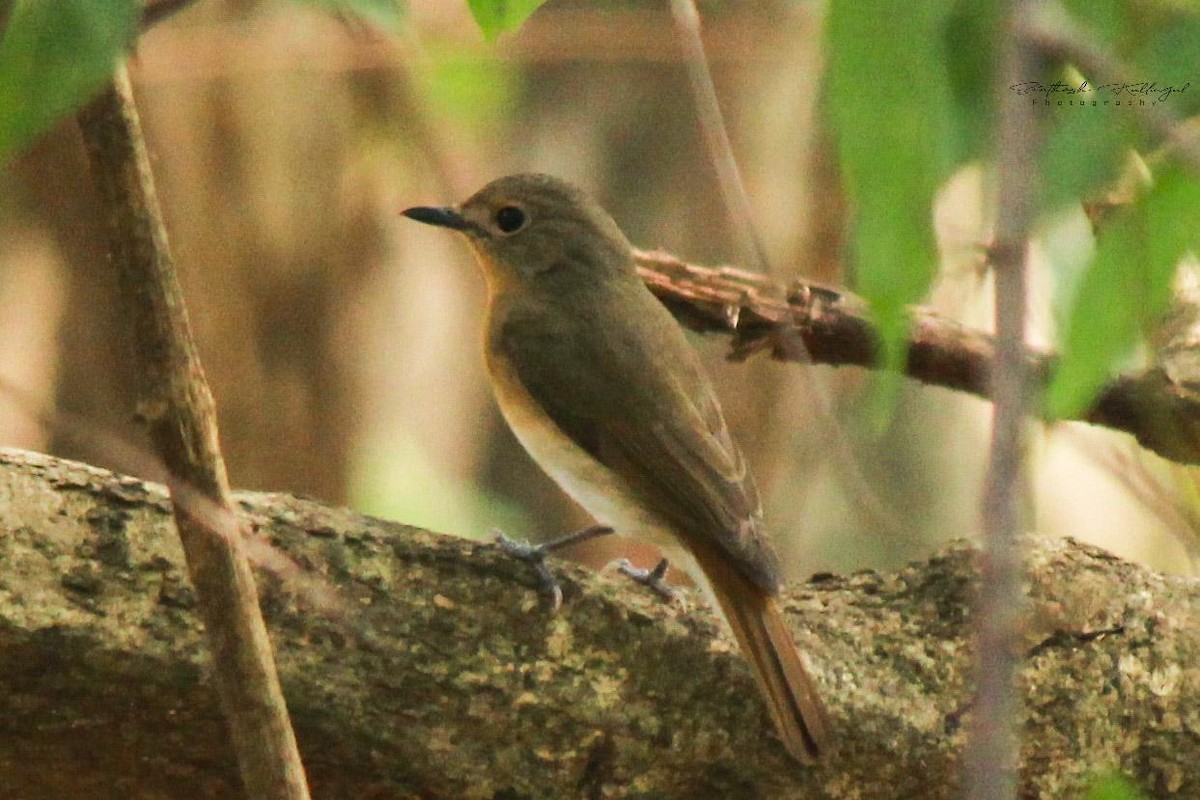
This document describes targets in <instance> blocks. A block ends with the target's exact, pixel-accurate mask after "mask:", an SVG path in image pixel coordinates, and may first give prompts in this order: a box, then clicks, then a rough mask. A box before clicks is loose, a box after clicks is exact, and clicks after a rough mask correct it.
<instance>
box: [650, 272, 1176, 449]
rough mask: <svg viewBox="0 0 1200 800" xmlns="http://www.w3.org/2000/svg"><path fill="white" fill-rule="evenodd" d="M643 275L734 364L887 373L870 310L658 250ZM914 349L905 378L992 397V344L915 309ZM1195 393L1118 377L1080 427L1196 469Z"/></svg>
mask: <svg viewBox="0 0 1200 800" xmlns="http://www.w3.org/2000/svg"><path fill="white" fill-rule="evenodd" d="M638 271H639V272H640V274H641V276H642V279H643V280H644V281H645V282H646V285H647V286H649V287H650V290H651V291H652V292H654V294H655V295H656V296H657V297H658V298H659V299H660V300H662V301H663V303H664V304H666V306H667V307H668V308H669V309H671V311H672V312H673V313H674V314H675V316H676V317H677V318H678V319H679V321H680V322H681V323H683V324H684V325H686V326H687V327H689V328H691V329H692V330H695V331H699V332H702V333H723V334H728V335H731V336H732V337H733V342H732V346H731V350H730V354H729V357H730V358H731V359H733V360H742V359H745V358H748V357H749V356H751V355H753V354H754V353H757V352H760V351H764V350H765V351H767V352H769V353H770V355H771V357H772V358H775V359H777V360H780V361H796V362H800V363H808V362H809V361H810V360H811V362H812V363H816V364H827V365H830V366H847V365H849V366H858V367H865V368H868V369H878V368H880V366H881V361H880V357H879V335H878V332H877V331H876V328H875V325H874V323H872V322H871V320H870V316H869V313H868V309H867V306H866V303H865V302H864V301H863V300H861V299H860V298H858V297H856V296H854V295H853V294H850V293H849V292H846V291H843V290H840V289H836V288H833V287H830V286H826V285H822V284H817V283H811V282H806V281H800V280H797V281H793V282H791V283H790V284H786V285H785V284H784V283H782V282H779V281H776V280H772V279H771V278H768V277H765V276H763V275H758V274H755V273H752V272H748V271H745V270H741V269H737V268H734V267H701V266H697V265H694V264H688V263H686V262H683V261H680V260H679V259H677V258H675V257H674V256H672V255H670V254H669V253H665V252H662V251H643V252H639V253H638ZM797 342H802V343H803V345H804V347H803V348H801V347H798V346H797ZM908 346H909V350H908V362H907V364H906V365H905V373H906V374H907V375H908V376H909V377H911V378H914V379H916V380H919V381H921V382H922V383H927V384H930V385H933V386H942V387H945V388H947V389H954V390H957V391H961V392H967V393H968V394H973V395H976V396H978V397H984V398H990V397H991V395H992V387H991V374H992V369H993V365H994V363H995V351H996V347H995V340H994V339H993V337H991V336H989V335H987V334H985V333H982V332H980V331H977V330H972V329H971V328H967V327H965V326H963V325H960V324H958V323H957V322H954V321H952V320H948V319H945V318H944V317H940V316H938V315H937V314H935V313H934V312H933V311H930V310H929V309H925V308H914V309H913V310H912V333H911V334H910V336H909V340H908ZM805 351H807V355H806V354H805ZM1024 358H1025V369H1026V371H1027V374H1028V375H1029V376H1030V380H1031V381H1032V383H1033V385H1035V386H1045V385H1046V384H1048V383H1049V380H1050V377H1051V375H1052V373H1053V370H1054V364H1055V356H1054V354H1053V353H1049V352H1044V351H1039V350H1035V349H1032V348H1029V349H1026V351H1025V355H1024ZM1198 386H1200V374H1195V375H1186V374H1181V373H1179V371H1178V370H1173V371H1172V372H1171V373H1170V374H1168V372H1167V371H1165V370H1164V369H1162V368H1160V367H1157V366H1156V367H1151V368H1149V369H1146V370H1143V371H1141V372H1136V373H1130V374H1127V375H1121V376H1118V377H1116V378H1114V379H1113V380H1112V381H1110V382H1109V384H1108V385H1107V386H1106V387H1105V388H1104V389H1103V390H1102V391H1101V393H1100V395H1099V396H1098V397H1097V399H1096V401H1095V403H1093V404H1092V407H1091V408H1090V409H1088V411H1087V412H1085V413H1084V414H1083V415H1082V416H1081V417H1080V418H1079V421H1082V422H1090V423H1092V424H1094V425H1101V426H1104V427H1107V428H1111V429H1113V430H1117V431H1121V432H1123V433H1129V434H1132V435H1133V436H1134V437H1135V438H1136V439H1137V441H1138V443H1139V444H1141V445H1142V446H1143V447H1145V448H1146V449H1148V450H1152V451H1153V452H1155V453H1157V454H1158V455H1160V456H1162V457H1163V458H1167V459H1170V460H1172V461H1177V462H1179V463H1181V464H1200V393H1198V392H1197V389H1196V387H1198Z"/></svg>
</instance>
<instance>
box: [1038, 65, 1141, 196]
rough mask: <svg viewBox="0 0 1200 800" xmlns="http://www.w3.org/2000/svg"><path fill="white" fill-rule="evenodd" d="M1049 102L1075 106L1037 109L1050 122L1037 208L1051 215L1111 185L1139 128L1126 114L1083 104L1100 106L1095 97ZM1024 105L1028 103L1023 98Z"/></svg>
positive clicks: (1061, 96) (1072, 97)
mask: <svg viewBox="0 0 1200 800" xmlns="http://www.w3.org/2000/svg"><path fill="white" fill-rule="evenodd" d="M1070 83H1071V84H1072V85H1078V84H1077V83H1075V82H1074V81H1071V82H1070ZM1105 96H1106V97H1107V94H1106V95H1105ZM1051 97H1052V98H1057V99H1055V100H1054V101H1053V102H1055V103H1057V102H1059V100H1061V101H1062V102H1063V103H1073V104H1074V105H1063V106H1058V105H1052V106H1039V107H1038V108H1037V109H1036V110H1037V111H1038V112H1042V113H1044V114H1046V115H1049V116H1051V117H1053V120H1052V126H1051V127H1050V130H1049V132H1048V133H1047V134H1046V140H1045V144H1044V146H1043V149H1042V153H1041V158H1040V161H1041V176H1042V180H1041V198H1040V199H1041V207H1042V208H1043V209H1046V210H1051V211H1052V210H1056V209H1059V208H1061V207H1062V206H1064V205H1066V204H1068V203H1071V204H1075V203H1078V202H1079V200H1080V199H1081V198H1085V199H1091V195H1092V194H1093V193H1095V192H1096V191H1097V190H1099V189H1100V188H1102V187H1105V186H1108V185H1110V184H1112V183H1113V181H1115V180H1116V178H1117V177H1118V175H1119V174H1120V171H1121V168H1122V166H1123V165H1124V164H1125V158H1126V156H1127V154H1128V153H1129V150H1130V149H1131V148H1132V147H1134V146H1135V145H1136V143H1137V129H1136V126H1135V124H1134V123H1135V120H1134V119H1133V115H1132V114H1131V113H1129V112H1128V111H1124V110H1120V109H1117V110H1112V109H1106V108H1102V107H1094V106H1091V105H1087V103H1090V102H1101V101H1100V100H1099V99H1098V98H1099V95H1097V94H1094V93H1093V94H1079V95H1072V96H1064V95H1061V94H1060V95H1051ZM1023 101H1027V102H1032V99H1031V98H1030V97H1029V96H1028V95H1027V96H1026V97H1025V98H1023ZM1079 103H1083V104H1084V105H1078V104H1079ZM1042 113H1039V116H1042Z"/></svg>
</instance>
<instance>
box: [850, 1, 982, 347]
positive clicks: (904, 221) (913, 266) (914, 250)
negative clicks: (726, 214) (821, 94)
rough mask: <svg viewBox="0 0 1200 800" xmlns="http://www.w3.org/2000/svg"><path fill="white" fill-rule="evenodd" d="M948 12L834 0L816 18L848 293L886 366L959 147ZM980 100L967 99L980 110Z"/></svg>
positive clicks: (918, 294) (931, 249)
mask: <svg viewBox="0 0 1200 800" xmlns="http://www.w3.org/2000/svg"><path fill="white" fill-rule="evenodd" d="M953 10H954V4H953V3H952V2H948V1H947V0H943V2H923V3H911V2H907V1H906V0H882V1H881V2H874V3H862V2H859V0H834V2H833V3H832V5H831V6H830V9H829V16H828V19H827V23H826V35H827V37H828V41H827V45H826V50H827V52H828V53H829V55H830V61H829V74H828V81H829V83H828V87H827V89H828V91H827V96H828V103H829V112H830V115H831V119H832V123H833V128H834V134H835V137H836V141H837V146H838V155H839V158H840V161H841V166H842V174H843V177H844V180H845V185H846V188H847V190H848V193H849V195H850V198H851V201H852V204H853V209H854V231H853V234H852V236H851V247H852V250H853V252H852V255H853V263H854V267H855V270H856V274H857V277H858V281H857V289H858V290H859V291H860V292H861V293H862V294H863V295H864V296H865V297H866V298H867V300H869V301H870V303H871V308H872V312H873V314H874V316H875V320H876V322H877V324H878V325H879V329H880V333H881V336H882V337H883V345H884V354H885V357H886V360H887V364H888V365H889V366H890V367H893V368H894V367H896V366H898V365H899V364H900V363H901V361H902V359H903V357H904V348H903V342H904V339H905V337H906V334H907V329H908V315H907V312H906V307H907V306H908V305H909V304H911V303H914V302H917V301H918V300H920V299H921V298H922V297H923V296H924V294H925V292H926V291H927V290H928V288H929V285H930V282H931V281H932V279H933V275H934V268H935V265H936V255H937V254H936V249H935V246H934V237H933V211H932V206H933V199H934V194H935V192H936V191H937V189H938V188H939V187H940V186H941V184H942V182H943V181H944V180H945V178H946V177H947V176H948V175H949V173H950V171H951V168H952V167H953V166H954V165H955V163H956V162H957V160H958V158H959V156H960V155H961V154H962V153H963V152H964V151H965V150H967V149H969V148H965V147H963V145H962V142H961V141H960V140H959V139H958V136H959V135H960V132H961V131H962V130H963V126H962V125H960V124H959V123H958V121H957V118H956V115H955V109H956V105H961V100H959V101H958V103H957V104H956V98H955V94H954V90H953V87H952V81H951V77H950V73H949V69H948V66H947V65H948V59H947V53H946V48H947V47H948V46H951V44H950V42H949V39H948V37H947V35H946V33H947V30H948V23H949V20H950V19H951V12H952V11H953ZM881 23H882V24H881ZM959 63H960V68H959V77H960V79H961V80H960V82H959V85H960V86H963V87H966V86H970V85H971V82H972V79H971V78H970V77H969V76H970V74H971V73H972V71H973V70H974V71H978V67H977V66H971V65H970V64H969V63H968V64H967V66H965V67H964V66H962V65H963V64H964V63H967V62H962V61H960V62H959ZM964 75H966V76H968V77H966V78H963V76H964ZM990 97H991V93H986V94H985V95H984V96H982V97H978V98H976V101H977V103H978V104H982V106H983V107H987V105H988V104H989V103H990ZM975 113H978V107H977V108H976V110H975Z"/></svg>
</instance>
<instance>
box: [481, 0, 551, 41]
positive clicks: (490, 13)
mask: <svg viewBox="0 0 1200 800" xmlns="http://www.w3.org/2000/svg"><path fill="white" fill-rule="evenodd" d="M545 2H546V0H467V5H468V6H469V7H470V9H471V14H473V15H474V17H475V22H476V24H478V25H479V29H480V30H481V31H483V36H484V38H485V39H487V40H488V41H489V42H490V41H494V40H495V39H496V37H497V36H499V35H500V34H502V33H508V32H509V31H512V30H516V29H517V28H519V27H521V23H522V22H524V21H525V20H526V19H528V18H529V15H530V14H532V13H533V12H535V11H537V10H538V8H540V7H541V5H542V4H543V3H545Z"/></svg>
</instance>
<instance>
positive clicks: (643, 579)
mask: <svg viewBox="0 0 1200 800" xmlns="http://www.w3.org/2000/svg"><path fill="white" fill-rule="evenodd" d="M616 566H617V572H620V573H621V574H622V575H624V576H626V577H628V578H631V579H632V580H634V581H636V582H637V583H640V584H642V585H643V586H648V587H650V589H652V590H653V591H654V593H655V594H657V595H658V596H659V597H661V598H663V599H664V600H667V601H668V602H671V603H679V604H681V605H683V604H684V599H683V593H682V592H680V591H679V590H678V589H676V588H674V587H672V586H668V585H667V580H666V578H667V570H669V569H670V567H671V563H670V562H669V561H668V560H667V559H665V558H664V559H662V560H661V561H659V562H658V563H657V564H655V565H654V567H653V568H652V569H641V568H640V567H635V566H634V565H633V563H632V562H631V561H630V560H629V559H628V558H622V559H621V560H620V561H618V562H617V564H616Z"/></svg>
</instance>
